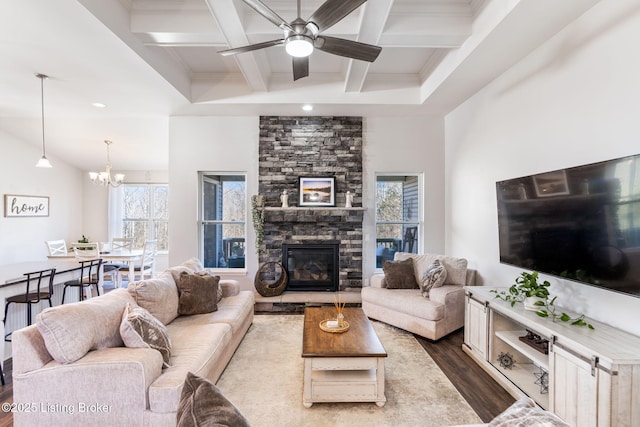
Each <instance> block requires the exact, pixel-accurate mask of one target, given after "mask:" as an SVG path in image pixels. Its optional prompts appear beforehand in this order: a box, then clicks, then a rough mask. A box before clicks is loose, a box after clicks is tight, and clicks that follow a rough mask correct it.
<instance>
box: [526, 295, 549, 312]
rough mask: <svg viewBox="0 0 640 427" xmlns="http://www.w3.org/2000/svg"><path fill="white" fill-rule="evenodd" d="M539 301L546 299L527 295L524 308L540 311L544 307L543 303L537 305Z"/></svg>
mask: <svg viewBox="0 0 640 427" xmlns="http://www.w3.org/2000/svg"><path fill="white" fill-rule="evenodd" d="M538 301H544V300H543V299H542V298H538V297H527V298H525V299H524V309H525V310H531V311H538V310H540V309H542V308H544V306H543V305H535V304H536V302H538Z"/></svg>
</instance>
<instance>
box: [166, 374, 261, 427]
mask: <svg viewBox="0 0 640 427" xmlns="http://www.w3.org/2000/svg"><path fill="white" fill-rule="evenodd" d="M196 426H201V427H207V426H211V427H214V426H234V427H249V422H248V421H247V419H246V418H245V417H244V416H243V415H242V414H241V413H240V411H238V409H237V408H236V407H235V406H234V405H233V403H231V402H230V401H229V400H228V399H227V398H226V397H224V395H223V394H222V392H221V391H220V389H219V388H218V387H216V386H215V385H214V384H213V383H212V382H210V381H208V380H206V379H204V378H200V377H198V376H195V375H193V374H192V373H191V372H188V373H187V378H186V379H185V381H184V386H183V387H182V394H181V395H180V403H179V404H178V413H177V424H176V427H196Z"/></svg>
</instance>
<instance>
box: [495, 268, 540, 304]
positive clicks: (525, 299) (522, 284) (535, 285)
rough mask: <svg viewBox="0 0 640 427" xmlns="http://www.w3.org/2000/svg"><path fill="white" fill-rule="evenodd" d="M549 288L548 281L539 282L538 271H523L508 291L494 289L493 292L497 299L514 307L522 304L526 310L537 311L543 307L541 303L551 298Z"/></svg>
mask: <svg viewBox="0 0 640 427" xmlns="http://www.w3.org/2000/svg"><path fill="white" fill-rule="evenodd" d="M549 286H551V283H549V282H548V281H547V280H545V281H544V282H538V272H537V271H534V272H531V273H527V272H526V271H523V272H522V273H521V274H520V276H518V277H517V278H516V282H515V283H514V284H513V285H511V287H509V289H508V290H507V291H498V290H496V289H494V290H492V291H491V292H493V293H495V294H496V298H500V299H502V300H504V301H508V302H510V303H511V306H512V307H513V306H514V305H516V304H517V303H519V302H521V303H523V304H524V308H525V309H526V310H533V311H535V310H537V309H538V307H539V306H540V305H541V304H539V302H540V301H543V300H545V299H547V298H548V297H549Z"/></svg>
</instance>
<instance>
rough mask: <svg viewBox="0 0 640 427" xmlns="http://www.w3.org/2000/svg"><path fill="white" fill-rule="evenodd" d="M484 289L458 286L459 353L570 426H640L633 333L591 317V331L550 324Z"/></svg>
mask: <svg viewBox="0 0 640 427" xmlns="http://www.w3.org/2000/svg"><path fill="white" fill-rule="evenodd" d="M491 289H494V288H492V287H488V286H482V287H480V286H468V287H466V288H465V290H466V310H465V328H464V344H463V350H464V351H465V352H466V353H467V354H469V355H470V356H471V357H472V358H473V359H474V361H475V362H476V363H478V364H479V365H480V366H481V367H482V368H483V369H484V370H485V371H487V372H488V373H489V374H490V375H491V376H492V377H493V378H494V379H495V380H496V381H498V382H499V383H500V384H501V385H502V386H503V387H504V388H505V389H506V390H508V391H509V392H510V393H511V394H512V395H513V396H514V397H516V398H518V397H521V396H523V395H526V396H529V397H531V398H532V399H533V400H535V401H536V403H537V404H538V405H539V406H540V407H542V408H544V409H547V410H549V411H551V412H553V413H555V414H556V415H558V416H560V417H561V418H563V419H564V420H565V421H566V422H567V423H569V424H571V425H576V426H580V427H582V426H598V427H600V426H615V427H617V426H636V425H640V393H638V390H640V337H638V336H635V335H632V334H629V333H627V332H624V331H621V330H619V329H616V328H613V327H611V326H608V325H606V324H603V323H599V322H596V321H593V320H591V319H589V322H590V323H592V324H593V325H594V327H595V329H594V330H591V329H588V328H586V327H580V326H573V325H570V324H567V323H564V322H559V321H558V322H553V321H552V320H551V319H549V318H542V317H539V316H538V315H537V314H535V312H533V311H527V310H525V309H524V308H523V307H522V304H517V305H516V306H515V307H511V304H510V303H506V302H504V301H501V300H499V299H496V298H495V294H494V293H492V292H490V290H491ZM528 334H529V336H530V337H531V336H535V338H536V342H535V343H534V344H530V343H527V342H525V341H526V340H525V339H524V338H521V337H526V336H527V335H528ZM545 352H546V353H545Z"/></svg>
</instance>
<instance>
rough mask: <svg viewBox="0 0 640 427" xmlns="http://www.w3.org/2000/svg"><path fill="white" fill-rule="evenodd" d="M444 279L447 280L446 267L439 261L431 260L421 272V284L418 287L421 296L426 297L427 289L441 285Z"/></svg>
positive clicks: (427, 294)
mask: <svg viewBox="0 0 640 427" xmlns="http://www.w3.org/2000/svg"><path fill="white" fill-rule="evenodd" d="M445 280H447V269H446V268H444V265H442V264H440V261H438V260H435V261H433V262H432V263H431V264H430V265H429V266H428V267H427V269H426V270H425V271H424V273H422V286H421V287H420V288H421V289H422V296H423V297H425V298H428V297H429V291H430V290H431V289H433V288H438V287H440V286H442V285H443V284H444V281H445Z"/></svg>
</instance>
